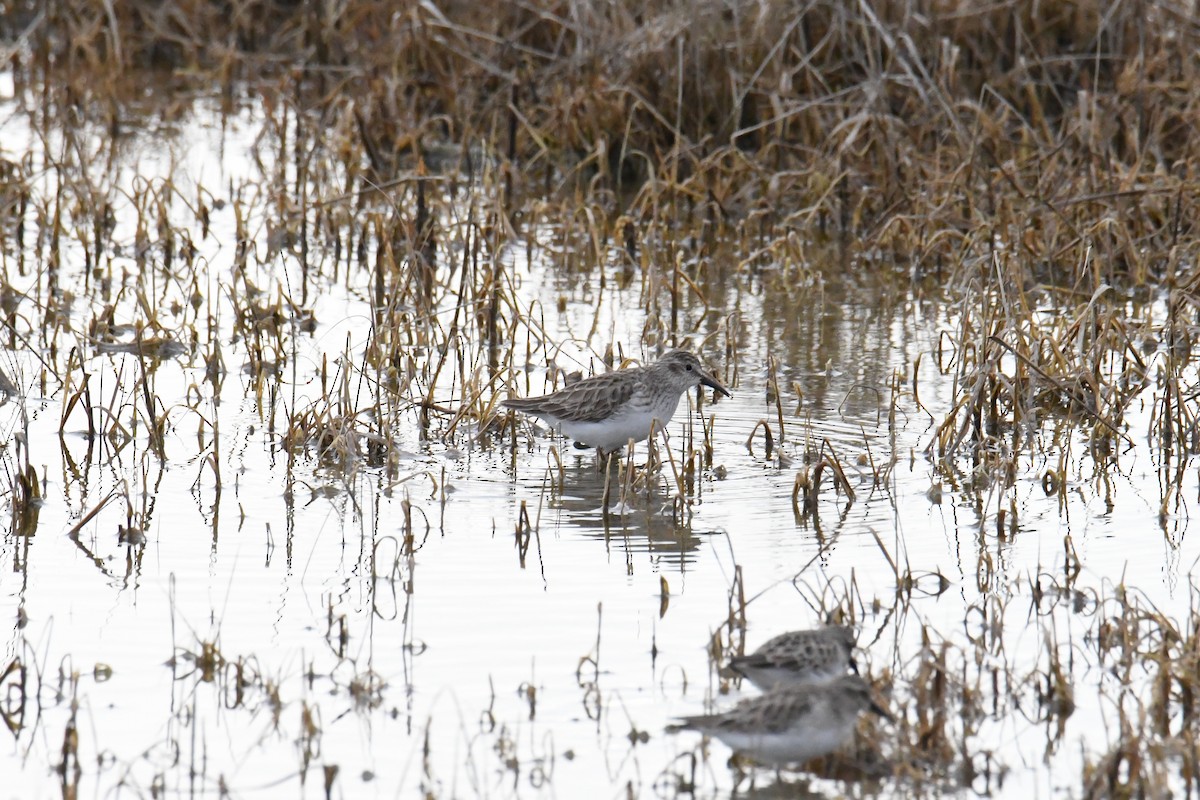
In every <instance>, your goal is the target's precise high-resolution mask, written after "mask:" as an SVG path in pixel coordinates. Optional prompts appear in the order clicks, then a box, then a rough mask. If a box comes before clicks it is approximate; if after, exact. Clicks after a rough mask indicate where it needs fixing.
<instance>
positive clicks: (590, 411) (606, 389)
mask: <svg viewBox="0 0 1200 800" xmlns="http://www.w3.org/2000/svg"><path fill="white" fill-rule="evenodd" d="M639 371H640V368H638V369H625V370H619V371H617V372H606V373H604V374H602V375H594V376H592V377H591V378H584V379H583V380H581V381H579V382H577V383H573V384H571V385H570V386H567V387H566V388H564V389H560V390H558V391H557V392H554V393H553V394H547V395H543V396H541V397H526V398H524V399H510V400H506V401H505V402H504V405H506V406H508V407H509V408H513V409H516V410H517V411H524V412H527V413H534V414H536V413H538V412H545V413H547V414H552V415H553V416H555V417H556V418H558V419H560V420H565V421H567V422H599V421H601V420H603V419H607V418H608V417H609V416H611V415H612V412H613V410H614V409H616V408H617V407H618V406H620V405H621V404H623V403H625V402H626V401H627V400H629V398H630V397H632V396H633V391H634V389H635V388H637V385H638V383H639V380H638V379H637V376H635V375H631V374H630V373H634V372H639Z"/></svg>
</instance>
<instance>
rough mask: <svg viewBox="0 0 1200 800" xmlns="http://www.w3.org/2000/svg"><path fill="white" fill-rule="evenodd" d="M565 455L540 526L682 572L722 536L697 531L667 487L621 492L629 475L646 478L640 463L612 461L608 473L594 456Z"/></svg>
mask: <svg viewBox="0 0 1200 800" xmlns="http://www.w3.org/2000/svg"><path fill="white" fill-rule="evenodd" d="M568 452H570V455H569V456H568V457H567V459H565V460H564V463H563V468H562V473H561V480H562V483H561V486H557V487H555V490H554V491H552V492H551V493H550V494H549V496H548V498H547V502H546V510H545V511H543V512H542V518H541V523H542V525H543V527H544V526H546V525H547V524H551V525H557V526H559V527H560V528H562V529H564V530H569V531H573V532H576V533H579V534H582V536H583V537H584V538H586V539H590V540H593V541H598V542H602V543H603V544H604V547H605V550H606V551H607V552H608V553H610V554H611V553H614V552H621V553H624V554H625V555H626V556H633V555H636V554H640V553H648V554H650V555H651V556H652V557H653V560H654V561H655V563H659V564H662V565H664V566H678V567H681V568H682V567H685V566H687V565H689V564H693V563H695V562H696V560H697V558H698V557H699V553H700V551H701V548H702V547H703V546H704V543H705V540H706V539H707V538H709V537H711V536H720V535H722V534H723V531H721V530H720V529H712V528H707V529H706V528H699V529H697V527H696V522H697V520H696V517H695V514H694V510H693V509H688V508H684V509H683V511H679V510H678V509H679V508H680V506H679V505H677V503H676V500H675V496H674V494H673V493H672V492H671V491H670V489H669V487H668V486H666V485H660V486H657V487H655V488H654V489H652V490H650V491H637V492H633V491H630V492H622V486H623V482H624V481H625V479H626V478H627V477H628V476H629V475H631V474H633V475H634V476H636V477H635V479H643V478H645V476H646V471H645V464H644V463H643V464H641V465H638V464H632V465H631V464H629V463H628V462H627V461H624V460H619V459H616V458H614V459H613V460H612V462H611V463H609V464H608V465H607V471H606V470H605V467H604V466H602V465H601V464H600V463H599V461H598V460H597V458H596V456H595V454H594V453H593V452H592V451H568ZM643 461H644V454H643ZM659 480H660V482H661V478H660V479H659ZM606 497H607V498H609V500H608V502H607V505H606V503H605V498H606Z"/></svg>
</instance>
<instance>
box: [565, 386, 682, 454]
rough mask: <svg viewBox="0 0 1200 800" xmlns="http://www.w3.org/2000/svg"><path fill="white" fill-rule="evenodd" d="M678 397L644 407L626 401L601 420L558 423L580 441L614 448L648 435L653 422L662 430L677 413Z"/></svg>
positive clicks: (593, 445)
mask: <svg viewBox="0 0 1200 800" xmlns="http://www.w3.org/2000/svg"><path fill="white" fill-rule="evenodd" d="M679 399H680V398H679V397H676V398H675V399H674V400H668V401H667V402H661V403H658V404H655V405H651V406H641V407H639V406H637V405H636V404H634V403H626V404H625V406H623V407H622V408H621V409H620V410H618V412H617V413H616V414H614V415H613V416H611V417H609V418H608V419H605V420H601V421H599V422H571V421H568V420H561V421H557V422H556V424H557V426H558V428H559V430H561V431H562V432H563V433H565V434H566V435H567V436H570V437H571V438H572V439H574V440H575V441H577V442H583V443H584V444H589V445H591V446H592V447H599V448H600V449H601V450H607V451H612V450H616V449H618V448H621V447H624V446H625V445H626V443H628V441H629V440H630V439H633V440H634V441H635V442H640V441H641V440H642V439H645V438H646V437H647V436H649V435H650V425H651V424H653V425H654V430H656V431H660V430H662V429H663V428H664V427H665V426H666V424H667V423H668V422H670V421H671V418H672V417H673V416H675V409H676V408H678V407H679ZM668 403H669V404H668Z"/></svg>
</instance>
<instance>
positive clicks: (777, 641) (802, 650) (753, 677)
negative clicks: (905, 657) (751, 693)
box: [729, 625, 858, 691]
mask: <svg viewBox="0 0 1200 800" xmlns="http://www.w3.org/2000/svg"><path fill="white" fill-rule="evenodd" d="M853 652H854V629H853V628H851V627H850V626H849V625H829V626H827V627H824V628H817V629H815V630H810V631H790V632H788V633H781V634H779V635H778V636H776V637H775V638H774V639H771V640H769V641H768V642H767V643H766V644H764V645H763V646H762V647H760V648H758V649H757V650H755V651H754V652H753V653H751V654H750V655H747V656H734V657H733V658H731V659H730V660H729V668H730V669H732V670H733V671H734V672H736V673H738V674H739V675H741V676H742V677H744V678H745V679H746V680H748V681H750V682H751V683H753V684H754V685H755V686H757V687H758V688H760V689H762V690H763V691H770V690H771V689H774V688H777V687H780V686H787V685H793V684H796V685H798V684H819V683H829V682H830V681H833V680H835V679H837V678H840V677H842V676H843V675H845V674H846V671H847V670H853V671H854V672H857V671H858V665H856V664H855V663H854V656H853V655H852V653H853Z"/></svg>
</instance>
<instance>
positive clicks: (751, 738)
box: [667, 675, 892, 766]
mask: <svg viewBox="0 0 1200 800" xmlns="http://www.w3.org/2000/svg"><path fill="white" fill-rule="evenodd" d="M867 709H870V710H871V711H873V712H875V713H876V714H878V715H879V716H881V717H884V718H885V719H891V718H892V716H891V715H890V714H888V712H887V711H885V710H884V709H883V708H881V707H880V706H879V705H877V704H876V703H875V701H874V700H873V699H872V697H871V687H870V685H869V684H868V683H867V682H866V681H864V680H863V679H862V678H861V677H859V676H858V675H843V676H842V677H840V678H838V679H837V680H834V681H832V682H830V683H826V684H821V685H817V686H813V685H791V686H783V687H781V688H778V689H772V690H771V691H769V692H767V693H766V694H763V695H760V696H758V697H752V698H750V699H748V700H743V701H742V702H740V703H738V704H737V706H736V707H735V708H733V709H732V710H730V711H726V712H725V713H724V714H703V715H700V716H696V717H684V718H683V719H682V720H680V722H679V724H677V725H671V726H669V727H668V728H667V731H668V732H671V733H674V732H677V731H680V730H685V729H692V730H697V731H700V732H701V733H703V734H705V735H706V736H714V737H716V738H718V739H720V740H721V741H722V742H724V743H725V744H727V745H729V747H731V748H732V749H734V750H735V751H737V752H739V753H744V754H745V755H747V756H749V757H751V758H753V759H754V760H755V761H758V762H760V763H762V764H769V765H772V766H783V765H786V764H800V763H803V762H805V761H808V760H810V759H813V758H817V757H818V756H824V755H828V754H829V753H832V752H833V751H834V750H837V749H838V748H839V747H841V746H842V745H844V744H845V743H846V742H848V741H849V740H850V737H851V736H853V735H854V729H855V727H856V726H857V724H858V715H859V713H861V712H862V711H865V710H867Z"/></svg>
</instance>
